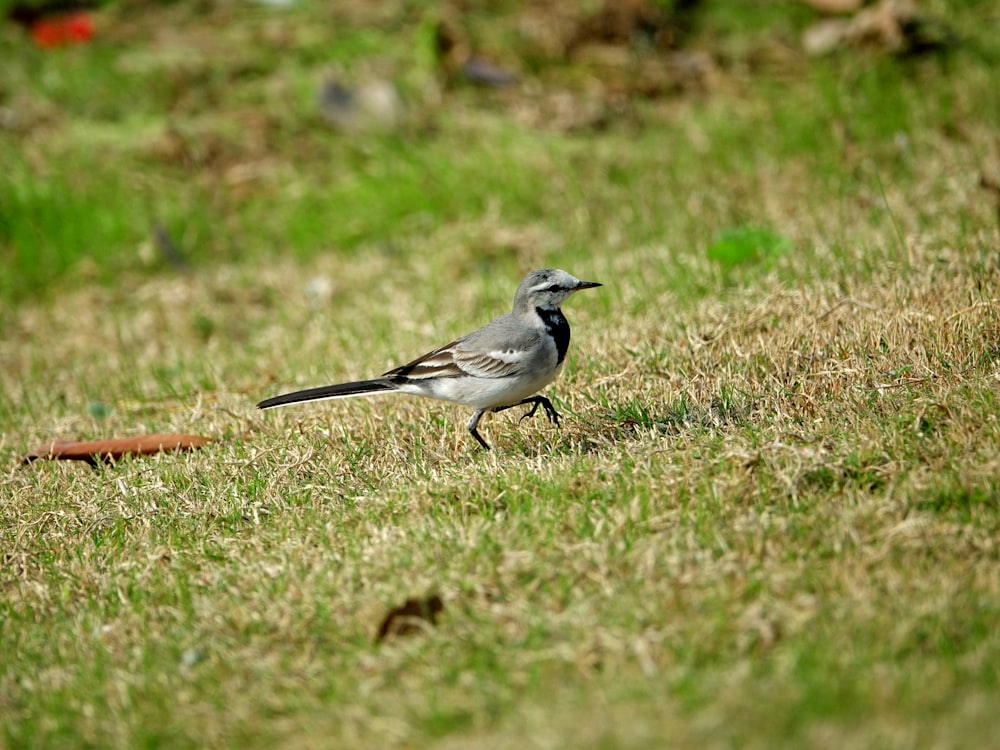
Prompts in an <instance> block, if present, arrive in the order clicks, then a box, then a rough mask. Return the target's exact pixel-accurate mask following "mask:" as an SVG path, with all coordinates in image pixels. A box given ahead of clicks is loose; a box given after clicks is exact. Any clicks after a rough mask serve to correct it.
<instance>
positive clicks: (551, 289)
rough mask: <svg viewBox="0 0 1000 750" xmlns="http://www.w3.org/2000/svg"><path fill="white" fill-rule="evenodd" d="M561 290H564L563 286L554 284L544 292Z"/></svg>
mask: <svg viewBox="0 0 1000 750" xmlns="http://www.w3.org/2000/svg"><path fill="white" fill-rule="evenodd" d="M560 289H562V287H561V286H559V285H558V284H553V285H552V286H548V287H546V288H545V290H544V291H546V292H558V291H559V290H560Z"/></svg>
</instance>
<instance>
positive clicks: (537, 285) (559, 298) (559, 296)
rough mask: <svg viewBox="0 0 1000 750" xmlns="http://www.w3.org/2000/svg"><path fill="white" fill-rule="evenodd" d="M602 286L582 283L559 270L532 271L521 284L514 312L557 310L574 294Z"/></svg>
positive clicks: (593, 282) (515, 298) (515, 299)
mask: <svg viewBox="0 0 1000 750" xmlns="http://www.w3.org/2000/svg"><path fill="white" fill-rule="evenodd" d="M595 286H601V285H600V284H598V283H597V282H595V281H580V279H578V278H576V277H575V276H573V275H572V274H568V273H566V272H565V271H560V270H559V269H557V268H543V269H542V270H540V271H532V272H531V273H529V274H528V275H527V276H526V277H525V278H524V281H522V282H521V285H520V286H519V287H518V288H517V294H516V295H515V297H514V311H515V312H517V311H518V310H523V309H524V310H532V309H535V308H541V309H543V310H555V309H558V308H559V306H560V305H561V304H562V303H563V301H564V300H565V299H566V298H567V297H569V296H570V295H571V294H573V292H578V291H580V290H581V289H591V288H592V287H595Z"/></svg>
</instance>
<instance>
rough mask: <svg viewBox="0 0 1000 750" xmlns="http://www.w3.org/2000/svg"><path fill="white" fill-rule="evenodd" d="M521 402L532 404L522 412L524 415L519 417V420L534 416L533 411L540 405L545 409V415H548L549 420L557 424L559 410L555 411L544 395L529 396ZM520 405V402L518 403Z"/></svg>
mask: <svg viewBox="0 0 1000 750" xmlns="http://www.w3.org/2000/svg"><path fill="white" fill-rule="evenodd" d="M521 404H532V407H531V408H530V409H529V410H528V411H527V413H525V414H524V416H522V417H521V419H519V420H518V421H519V422H523V421H524V420H526V419H527V418H528V417H533V416H535V412H536V411H538V407H539V406H541V407H542V408H544V409H545V416H546V417H548V419H549V421H550V422H551V423H552V424H554V425H556V426H558V425H559V412H557V411H556V407H554V406H553V405H552V402H551V401H549V400H548V399H547V398H545V396H532V397H531V398H526V399H524V401H522V402H521ZM518 406H520V404H518Z"/></svg>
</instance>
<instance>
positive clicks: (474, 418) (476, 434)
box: [468, 409, 496, 450]
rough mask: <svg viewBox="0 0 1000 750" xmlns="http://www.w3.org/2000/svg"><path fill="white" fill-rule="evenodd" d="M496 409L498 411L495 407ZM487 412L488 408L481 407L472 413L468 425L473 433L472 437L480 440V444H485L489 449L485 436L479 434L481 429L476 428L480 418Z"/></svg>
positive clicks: (484, 446)
mask: <svg viewBox="0 0 1000 750" xmlns="http://www.w3.org/2000/svg"><path fill="white" fill-rule="evenodd" d="M494 411H496V409H494ZM485 413H486V409H479V410H478V411H476V413H475V414H473V415H472V419H470V420H469V424H468V427H469V434H471V435H472V437H474V438H475V439H476V440H477V441H478V442H479V444H480V445H481V446H483V448H485V449H486V450H489V449H490V446H489V445H488V444H487V442H486V441H485V440H483V436H482V435H480V434H479V430H477V429H476V428H477V427H478V426H479V420H480V419H482V418H483V414H485Z"/></svg>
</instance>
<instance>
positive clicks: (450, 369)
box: [383, 315, 542, 380]
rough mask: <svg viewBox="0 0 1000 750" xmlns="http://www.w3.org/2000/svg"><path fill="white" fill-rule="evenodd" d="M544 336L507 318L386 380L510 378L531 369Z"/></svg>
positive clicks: (498, 320)
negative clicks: (469, 377)
mask: <svg viewBox="0 0 1000 750" xmlns="http://www.w3.org/2000/svg"><path fill="white" fill-rule="evenodd" d="M541 335H542V334H541V332H540V331H536V330H534V329H532V328H527V327H525V326H523V325H519V324H517V323H516V321H515V320H514V319H513V316H510V315H504V316H503V317H501V318H497V319H496V320H494V321H493V322H492V323H490V324H488V325H485V326H483V327H482V328H480V329H479V330H477V331H473V332H472V333H470V334H469V335H468V336H463V337H462V338H460V339H458V340H456V341H452V342H451V343H450V344H445V345H444V346H442V347H440V348H438V349H435V350H434V351H432V352H428V353H427V354H425V355H423V356H422V357H418V358H417V359H415V360H413V361H412V362H409V363H407V364H405V365H403V366H401V367H397V368H396V369H394V370H389V372H387V373H385V374H384V375H383V377H386V378H390V379H391V378H406V379H408V380H420V379H423V378H449V377H452V378H455V377H465V376H472V377H477V378H509V377H513V376H516V375H519V374H521V373H522V372H524V371H525V370H527V369H530V368H531V367H532V364H533V363H534V361H535V360H536V359H537V357H538V352H539V350H540V348H541Z"/></svg>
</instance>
